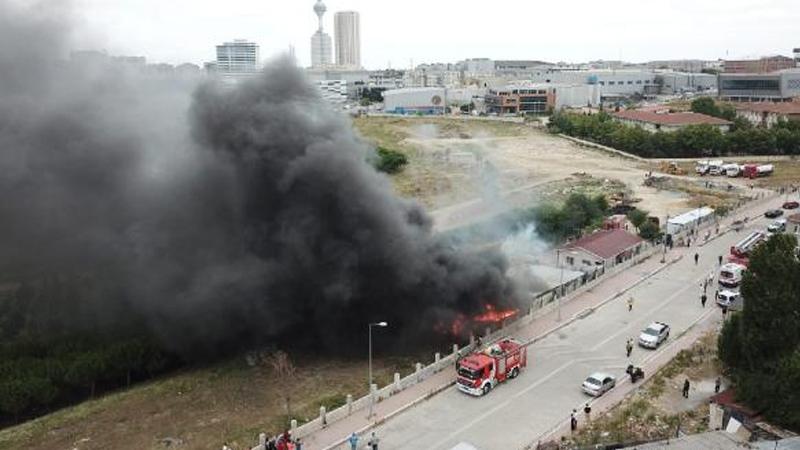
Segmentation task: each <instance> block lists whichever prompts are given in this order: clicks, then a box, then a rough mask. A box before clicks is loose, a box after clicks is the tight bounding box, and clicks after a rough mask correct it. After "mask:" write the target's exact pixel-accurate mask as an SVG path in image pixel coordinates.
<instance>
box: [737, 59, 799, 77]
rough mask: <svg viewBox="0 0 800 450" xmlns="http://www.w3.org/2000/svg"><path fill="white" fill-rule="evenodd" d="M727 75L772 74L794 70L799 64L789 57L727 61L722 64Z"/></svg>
mask: <svg viewBox="0 0 800 450" xmlns="http://www.w3.org/2000/svg"><path fill="white" fill-rule="evenodd" d="M722 67H723V71H724V72H725V73H772V72H777V71H779V70H785V69H793V68H795V67H797V63H796V62H795V60H794V59H793V58H789V57H788V56H780V55H778V56H765V57H763V58H759V59H741V60H725V61H723V63H722Z"/></svg>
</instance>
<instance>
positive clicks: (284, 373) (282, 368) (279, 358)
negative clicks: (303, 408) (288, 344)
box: [268, 350, 296, 422]
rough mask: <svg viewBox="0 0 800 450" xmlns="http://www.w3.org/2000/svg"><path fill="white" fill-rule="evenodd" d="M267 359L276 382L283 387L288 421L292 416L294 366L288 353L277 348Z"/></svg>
mask: <svg viewBox="0 0 800 450" xmlns="http://www.w3.org/2000/svg"><path fill="white" fill-rule="evenodd" d="M268 361H269V364H270V365H271V366H272V370H273V371H274V373H275V376H276V377H277V378H278V383H280V385H281V386H282V389H283V395H284V399H285V400H286V421H287V422H288V421H289V420H290V419H291V418H292V409H291V386H292V384H294V375H295V372H296V368H295V366H294V363H292V360H291V358H289V355H288V354H287V353H286V352H284V351H280V350H278V351H277V352H275V353H273V354H272V355H270V356H269V358H268Z"/></svg>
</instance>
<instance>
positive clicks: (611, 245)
mask: <svg viewBox="0 0 800 450" xmlns="http://www.w3.org/2000/svg"><path fill="white" fill-rule="evenodd" d="M640 242H643V239H642V238H640V237H639V236H636V235H635V234H631V233H628V232H627V231H625V230H621V229H619V228H616V229H613V230H602V231H596V232H594V233H592V234H590V235H588V236H584V237H582V238H580V239H578V240H577V241H575V242H571V243H569V244H567V245H565V246H564V248H568V249H572V248H574V249H581V250H585V251H587V252H589V253H591V254H593V255H596V256H598V257H600V258H603V259H608V258H613V257H614V256H617V255H618V254H620V253H622V252H624V251H625V250H628V249H629V248H631V247H635V246H636V245H638V244H639V243H640Z"/></svg>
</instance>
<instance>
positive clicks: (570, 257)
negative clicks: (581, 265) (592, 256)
mask: <svg viewBox="0 0 800 450" xmlns="http://www.w3.org/2000/svg"><path fill="white" fill-rule="evenodd" d="M566 260H567V264H569V265H570V266H573V265H575V258H573V257H572V256H567V258H566Z"/></svg>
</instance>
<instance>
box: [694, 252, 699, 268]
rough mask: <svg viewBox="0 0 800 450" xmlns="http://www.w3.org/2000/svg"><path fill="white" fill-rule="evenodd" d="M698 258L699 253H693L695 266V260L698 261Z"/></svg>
mask: <svg viewBox="0 0 800 450" xmlns="http://www.w3.org/2000/svg"><path fill="white" fill-rule="evenodd" d="M699 260H700V254H699V253H695V254H694V265H695V266H696V265H697V262H698V261H699Z"/></svg>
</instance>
